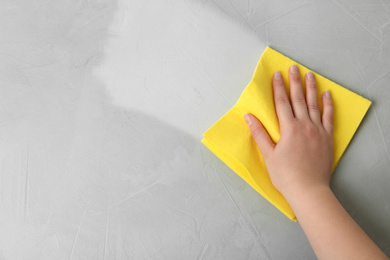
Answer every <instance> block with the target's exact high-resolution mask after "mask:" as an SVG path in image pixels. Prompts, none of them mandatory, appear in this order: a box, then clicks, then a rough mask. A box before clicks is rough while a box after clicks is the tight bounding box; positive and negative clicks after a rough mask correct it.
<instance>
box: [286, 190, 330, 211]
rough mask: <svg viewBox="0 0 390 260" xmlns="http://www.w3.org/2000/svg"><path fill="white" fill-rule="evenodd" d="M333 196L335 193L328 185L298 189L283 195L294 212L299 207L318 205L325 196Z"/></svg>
mask: <svg viewBox="0 0 390 260" xmlns="http://www.w3.org/2000/svg"><path fill="white" fill-rule="evenodd" d="M332 195H333V192H332V190H331V189H330V187H329V185H327V184H317V185H310V186H306V187H304V186H303V187H297V189H295V190H293V191H290V192H289V193H287V194H286V195H285V194H283V196H284V197H285V198H286V200H287V202H288V203H289V204H290V206H291V208H292V209H293V211H295V210H296V209H297V208H298V207H301V206H303V207H304V206H305V205H309V204H313V203H316V201H320V200H321V199H322V198H323V197H324V196H332Z"/></svg>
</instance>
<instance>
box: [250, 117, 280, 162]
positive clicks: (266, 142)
mask: <svg viewBox="0 0 390 260" xmlns="http://www.w3.org/2000/svg"><path fill="white" fill-rule="evenodd" d="M244 118H245V121H246V123H247V125H248V126H249V129H250V131H251V134H252V137H253V139H255V142H256V144H257V146H259V149H260V151H261V154H262V155H263V158H266V157H267V156H268V155H269V154H270V153H271V152H272V151H273V149H274V147H275V143H274V142H272V140H271V138H270V137H269V135H268V133H267V130H265V129H264V127H263V125H262V124H261V123H260V121H259V120H258V119H257V118H256V117H255V116H254V115H252V114H245V115H244Z"/></svg>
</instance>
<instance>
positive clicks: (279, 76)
mask: <svg viewBox="0 0 390 260" xmlns="http://www.w3.org/2000/svg"><path fill="white" fill-rule="evenodd" d="M274 78H275V79H281V78H282V75H281V74H280V71H275V73H274Z"/></svg>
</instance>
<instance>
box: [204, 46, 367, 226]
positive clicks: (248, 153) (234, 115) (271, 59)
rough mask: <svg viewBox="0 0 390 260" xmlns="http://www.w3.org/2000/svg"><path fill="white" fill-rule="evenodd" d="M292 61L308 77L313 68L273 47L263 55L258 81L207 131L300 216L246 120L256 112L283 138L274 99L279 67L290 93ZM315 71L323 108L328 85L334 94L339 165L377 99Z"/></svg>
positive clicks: (218, 148) (218, 151) (253, 180)
mask: <svg viewBox="0 0 390 260" xmlns="http://www.w3.org/2000/svg"><path fill="white" fill-rule="evenodd" d="M292 64H297V66H298V68H299V71H300V74H301V77H302V78H304V77H303V76H304V75H305V74H306V73H307V72H308V71H309V69H307V68H306V67H304V66H302V65H300V64H298V63H297V62H294V61H293V60H291V59H289V58H287V57H286V56H284V55H282V54H281V53H279V52H277V51H275V50H273V49H271V48H270V47H267V48H266V50H265V51H264V53H263V55H262V56H261V58H260V61H259V63H258V65H257V68H256V70H255V73H254V75H253V78H252V81H251V82H250V83H249V85H248V86H247V87H246V88H245V90H244V92H243V93H242V95H241V97H240V98H239V100H238V102H237V103H236V104H235V105H234V106H233V108H232V109H230V110H229V111H228V112H227V114H225V115H224V116H223V117H222V118H221V119H219V120H218V121H217V122H216V123H215V124H214V125H213V126H212V127H211V128H210V129H208V130H207V131H206V132H205V133H204V138H203V140H202V142H203V144H205V145H206V146H207V147H208V148H209V149H210V150H211V151H212V152H213V153H214V154H215V155H216V156H218V157H219V158H220V159H221V160H222V161H223V162H224V163H225V164H226V165H228V166H229V167H230V168H231V169H232V170H233V171H235V172H236V173H237V174H238V175H239V176H240V177H241V178H243V179H244V180H245V181H246V182H247V183H248V184H249V185H251V186H252V187H253V188H254V189H255V190H256V191H257V192H259V193H260V194H261V195H263V196H264V197H265V198H266V199H267V200H269V201H270V202H271V203H272V204H273V205H274V206H275V207H277V208H278V209H279V210H280V211H282V212H283V213H284V214H285V215H286V216H287V217H289V218H290V219H291V220H294V221H297V220H296V217H295V215H294V212H293V211H292V209H291V208H290V206H289V205H288V203H287V201H286V200H285V198H284V197H283V196H282V194H281V193H279V191H278V190H276V189H275V187H274V186H273V185H272V183H271V180H270V178H269V175H268V172H267V169H266V167H265V164H264V161H263V158H262V156H261V153H260V150H259V149H258V147H257V145H256V143H255V141H254V140H253V138H252V137H251V134H250V131H249V128H248V126H247V125H246V123H245V121H244V114H246V113H251V114H253V115H255V116H256V117H257V118H258V119H259V120H260V121H261V122H262V123H263V125H264V127H265V128H266V129H267V131H268V133H269V134H270V136H271V138H272V140H273V141H274V142H275V143H277V142H278V140H279V138H280V131H279V123H278V119H277V117H276V112H275V107H274V101H273V94H272V75H273V73H274V72H275V71H277V70H279V71H280V72H281V74H282V76H283V79H284V81H285V85H286V89H287V93H289V87H288V68H289V67H290V66H291V65H292ZM314 74H315V78H316V82H317V88H318V99H319V104H320V110H321V111H322V102H321V93H323V92H324V91H325V90H327V89H328V90H329V91H330V93H331V96H332V99H333V104H334V137H333V141H334V156H333V170H334V169H335V168H336V165H337V164H338V162H339V161H340V158H341V156H342V155H343V153H344V151H345V149H346V148H347V146H348V144H349V142H350V141H351V139H352V137H353V135H354V133H355V131H356V129H357V128H358V126H359V124H360V122H361V121H362V119H363V117H364V115H365V113H366V112H367V110H368V108H369V106H370V105H371V102H370V101H369V100H367V99H365V98H363V97H361V96H359V95H357V94H355V93H353V92H351V91H349V90H347V89H345V88H343V87H341V86H340V85H338V84H336V83H334V82H332V81H330V80H328V79H326V78H324V77H322V76H321V75H318V74H317V73H314ZM303 84H304V80H303Z"/></svg>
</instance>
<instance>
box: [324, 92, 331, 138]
mask: <svg viewBox="0 0 390 260" xmlns="http://www.w3.org/2000/svg"><path fill="white" fill-rule="evenodd" d="M322 105H323V112H322V125H323V127H324V128H325V130H326V132H328V134H330V135H333V102H332V98H331V96H330V93H329V90H327V91H325V92H324V93H322Z"/></svg>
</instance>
